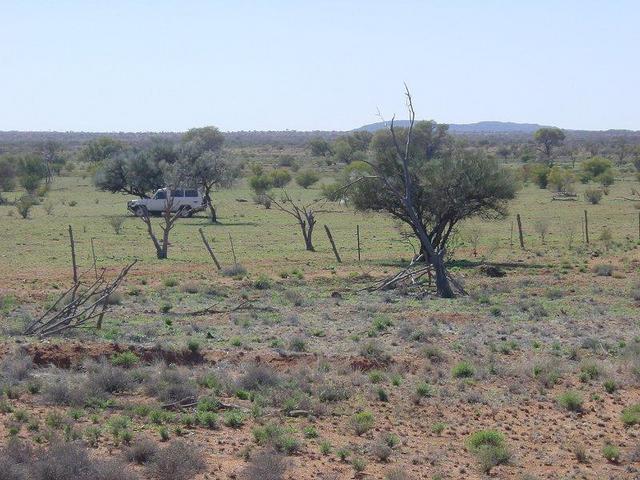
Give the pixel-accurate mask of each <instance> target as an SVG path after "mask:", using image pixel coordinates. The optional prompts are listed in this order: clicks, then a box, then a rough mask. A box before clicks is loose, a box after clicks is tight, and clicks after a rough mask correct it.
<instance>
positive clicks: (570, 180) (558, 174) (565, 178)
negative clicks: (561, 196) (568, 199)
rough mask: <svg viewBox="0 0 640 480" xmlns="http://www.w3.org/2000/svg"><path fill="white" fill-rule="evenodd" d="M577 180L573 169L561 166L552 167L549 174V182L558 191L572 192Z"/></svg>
mask: <svg viewBox="0 0 640 480" xmlns="http://www.w3.org/2000/svg"><path fill="white" fill-rule="evenodd" d="M575 180H576V176H575V175H574V173H573V172H572V171H571V170H568V169H566V168H562V167H559V166H555V167H552V168H551V170H549V171H548V174H547V182H548V184H549V186H550V187H551V188H552V189H553V190H555V191H556V192H570V191H571V190H572V188H571V187H572V186H573V184H574V182H575Z"/></svg>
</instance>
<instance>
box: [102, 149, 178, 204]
mask: <svg viewBox="0 0 640 480" xmlns="http://www.w3.org/2000/svg"><path fill="white" fill-rule="evenodd" d="M94 183H95V185H96V187H98V188H99V189H100V190H104V191H107V192H111V193H117V192H121V193H126V194H129V195H136V196H138V197H140V198H148V197H149V194H151V193H153V192H154V191H155V190H157V189H159V188H162V187H164V186H165V185H164V183H165V181H164V172H163V169H162V164H161V163H160V162H158V161H157V158H155V157H154V156H153V155H152V154H151V153H150V152H148V151H145V150H143V151H133V150H124V151H122V152H120V153H117V154H115V155H113V156H111V157H109V158H108V159H106V160H104V161H103V162H102V166H101V168H100V169H99V170H98V171H97V172H96V175H95V177H94Z"/></svg>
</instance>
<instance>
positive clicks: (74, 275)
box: [69, 225, 78, 284]
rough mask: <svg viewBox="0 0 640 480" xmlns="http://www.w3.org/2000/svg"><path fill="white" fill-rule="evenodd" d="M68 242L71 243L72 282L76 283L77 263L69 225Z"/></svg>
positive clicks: (71, 230)
mask: <svg viewBox="0 0 640 480" xmlns="http://www.w3.org/2000/svg"><path fill="white" fill-rule="evenodd" d="M69 243H70V244H71V265H72V267H73V283H74V284H75V283H78V265H77V264H76V245H75V242H74V241H73V229H72V228H71V225H69Z"/></svg>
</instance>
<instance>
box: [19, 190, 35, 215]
mask: <svg viewBox="0 0 640 480" xmlns="http://www.w3.org/2000/svg"><path fill="white" fill-rule="evenodd" d="M37 203H38V202H37V201H36V200H35V199H34V198H33V197H32V196H31V195H22V196H21V197H20V198H19V199H18V200H17V201H16V210H18V213H19V214H20V216H21V217H22V218H27V217H28V216H29V212H30V211H31V208H32V207H33V206H34V205H37Z"/></svg>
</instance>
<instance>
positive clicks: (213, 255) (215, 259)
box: [198, 228, 222, 270]
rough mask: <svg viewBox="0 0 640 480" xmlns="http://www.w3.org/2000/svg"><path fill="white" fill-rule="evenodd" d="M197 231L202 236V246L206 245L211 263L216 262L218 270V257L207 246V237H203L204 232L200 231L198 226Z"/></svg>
mask: <svg viewBox="0 0 640 480" xmlns="http://www.w3.org/2000/svg"><path fill="white" fill-rule="evenodd" d="M198 231H199V232H200V236H201V237H202V241H203V243H204V246H205V247H207V250H208V251H209V255H211V258H212V259H213V263H215V264H216V268H217V269H218V270H220V269H221V268H222V267H221V266H220V262H218V259H217V258H216V256H215V254H214V253H213V250H212V249H211V247H210V246H209V242H207V239H206V238H205V236H204V233H203V232H202V228H199V229H198Z"/></svg>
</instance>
